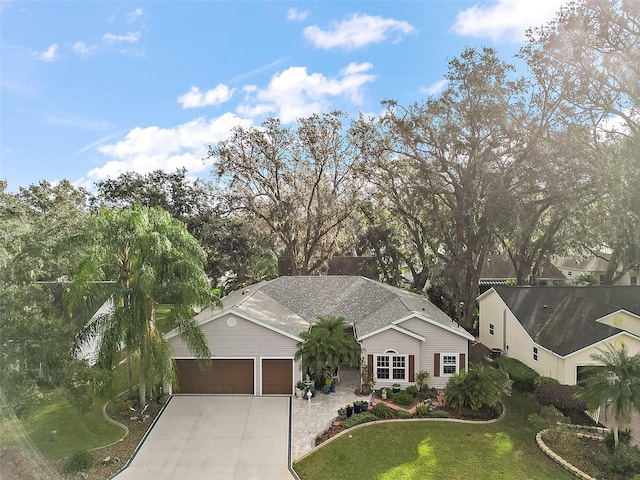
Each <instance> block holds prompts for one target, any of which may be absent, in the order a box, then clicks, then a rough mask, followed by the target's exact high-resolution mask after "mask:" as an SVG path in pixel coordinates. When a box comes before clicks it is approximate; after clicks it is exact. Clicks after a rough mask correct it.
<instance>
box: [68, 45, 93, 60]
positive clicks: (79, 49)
mask: <svg viewBox="0 0 640 480" xmlns="http://www.w3.org/2000/svg"><path fill="white" fill-rule="evenodd" d="M71 49H72V50H73V52H74V53H75V54H77V55H79V56H81V57H82V58H87V57H88V56H89V55H92V54H94V53H95V52H96V46H95V45H87V44H86V43H84V42H76V43H74V44H73V45H72V46H71Z"/></svg>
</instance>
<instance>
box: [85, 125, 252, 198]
mask: <svg viewBox="0 0 640 480" xmlns="http://www.w3.org/2000/svg"><path fill="white" fill-rule="evenodd" d="M237 125H243V126H249V125H251V122H250V121H249V120H247V119H243V118H240V117H238V116H236V115H234V114H232V113H225V114H224V115H221V116H219V117H216V118H212V119H209V120H207V119H205V118H204V117H200V118H196V119H195V120H192V121H190V122H187V123H183V124H181V125H178V126H176V127H173V128H162V127H158V126H151V127H136V128H134V129H132V130H130V131H129V133H127V135H126V136H125V137H124V139H122V140H120V141H119V142H116V143H112V144H105V145H102V146H100V147H98V151H99V152H100V153H102V154H103V155H105V156H106V157H107V158H108V160H107V161H106V163H104V164H103V165H102V166H100V167H97V168H94V169H92V170H90V171H89V172H87V174H86V175H85V176H84V177H83V178H81V179H80V180H78V182H76V184H77V185H80V186H85V187H90V186H91V185H92V184H93V183H94V182H96V181H99V180H103V179H105V178H114V177H117V176H118V175H119V174H121V173H124V172H129V171H134V172H138V173H142V174H144V173H148V172H151V171H153V170H158V169H161V170H167V171H173V170H175V169H176V168H182V167H184V168H186V169H187V171H188V172H189V173H192V174H193V173H198V172H202V171H204V170H206V169H207V168H209V165H206V164H205V163H204V162H203V160H202V159H203V158H204V157H206V154H207V147H208V145H212V144H215V143H217V142H219V141H221V140H224V139H226V138H228V137H229V136H230V135H231V130H232V129H233V127H235V126H237Z"/></svg>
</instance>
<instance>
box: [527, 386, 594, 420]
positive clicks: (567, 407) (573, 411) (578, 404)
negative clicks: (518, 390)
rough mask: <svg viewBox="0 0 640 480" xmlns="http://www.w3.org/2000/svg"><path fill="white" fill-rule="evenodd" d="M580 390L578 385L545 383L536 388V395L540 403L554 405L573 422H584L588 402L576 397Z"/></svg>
mask: <svg viewBox="0 0 640 480" xmlns="http://www.w3.org/2000/svg"><path fill="white" fill-rule="evenodd" d="M580 390H581V389H580V387H578V386H577V385H557V384H553V383H545V384H542V385H540V386H538V387H537V388H536V390H535V393H534V395H535V397H536V400H538V403H540V405H553V406H554V407H556V408H557V409H558V410H560V412H562V414H563V415H565V416H567V417H569V418H570V419H571V421H572V422H574V423H582V422H583V421H584V420H585V417H586V414H585V413H584V412H585V410H586V409H587V404H586V403H585V402H584V401H582V400H578V399H577V398H576V397H575V394H576V393H577V392H579V391H580Z"/></svg>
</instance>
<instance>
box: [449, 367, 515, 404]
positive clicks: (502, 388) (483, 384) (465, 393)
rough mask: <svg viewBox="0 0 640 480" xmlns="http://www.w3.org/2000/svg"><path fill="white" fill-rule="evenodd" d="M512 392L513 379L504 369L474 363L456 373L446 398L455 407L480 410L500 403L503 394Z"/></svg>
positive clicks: (451, 380)
mask: <svg viewBox="0 0 640 480" xmlns="http://www.w3.org/2000/svg"><path fill="white" fill-rule="evenodd" d="M509 394H511V381H510V380H509V377H508V376H507V374H506V373H505V372H504V370H496V369H495V368H492V367H488V366H486V365H483V364H481V363H472V364H470V365H469V370H468V371H462V372H460V373H454V374H453V377H451V378H450V379H449V382H448V383H447V390H446V393H445V395H446V399H447V403H448V404H449V405H451V406H452V407H453V408H459V407H470V408H471V409H472V410H474V411H477V410H480V409H481V408H482V407H483V406H485V405H487V406H490V407H493V406H495V405H497V404H498V402H499V401H500V397H501V396H502V395H509Z"/></svg>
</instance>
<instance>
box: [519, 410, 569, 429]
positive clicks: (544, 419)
mask: <svg viewBox="0 0 640 480" xmlns="http://www.w3.org/2000/svg"><path fill="white" fill-rule="evenodd" d="M527 420H529V422H531V423H532V424H533V425H534V426H535V427H536V431H538V432H539V431H540V430H544V429H545V428H550V427H554V426H555V425H556V423H557V422H562V423H565V422H566V421H567V418H566V417H565V416H564V415H562V413H561V412H560V411H559V410H558V409H557V408H556V407H554V406H553V405H546V406H544V407H542V408H541V409H540V413H532V414H531V415H529V416H528V417H527Z"/></svg>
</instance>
